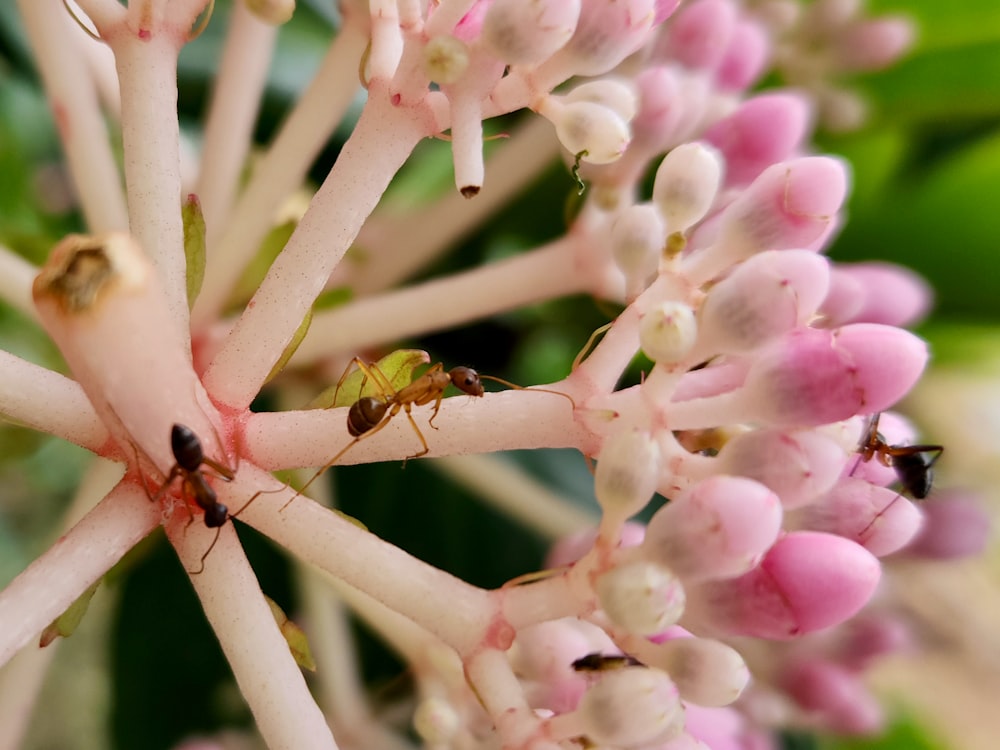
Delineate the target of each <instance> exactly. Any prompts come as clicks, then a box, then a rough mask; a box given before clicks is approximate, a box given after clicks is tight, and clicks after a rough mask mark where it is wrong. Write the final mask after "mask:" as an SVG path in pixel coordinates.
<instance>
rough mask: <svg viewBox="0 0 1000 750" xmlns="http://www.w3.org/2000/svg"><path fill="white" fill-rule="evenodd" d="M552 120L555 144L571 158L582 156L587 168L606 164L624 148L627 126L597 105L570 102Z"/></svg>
mask: <svg viewBox="0 0 1000 750" xmlns="http://www.w3.org/2000/svg"><path fill="white" fill-rule="evenodd" d="M550 111H551V110H550ZM543 114H545V113H544V112H543ZM552 119H553V122H554V123H555V126H556V136H557V137H558V138H559V142H560V143H562V145H563V146H564V147H565V148H566V150H567V151H569V152H570V153H571V154H574V155H575V154H580V153H582V154H583V161H585V162H588V163H590V164H609V163H611V162H613V161H615V160H617V159H618V158H619V157H620V156H621V155H622V154H623V153H624V152H625V149H626V148H627V147H628V144H629V139H630V135H629V129H628V125H626V124H625V121H624V120H622V118H621V117H619V116H618V114H617V113H616V112H615V111H614V110H612V109H609V108H608V107H604V106H601V105H600V104H594V103H593V102H570V103H569V104H566V105H565V106H562V107H560V108H559V109H558V110H557V112H556V116H555V117H554V118H552Z"/></svg>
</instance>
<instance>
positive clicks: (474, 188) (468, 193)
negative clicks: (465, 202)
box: [458, 185, 482, 198]
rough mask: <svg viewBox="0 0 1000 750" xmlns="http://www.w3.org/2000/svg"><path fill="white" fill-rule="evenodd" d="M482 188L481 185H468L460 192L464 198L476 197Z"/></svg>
mask: <svg viewBox="0 0 1000 750" xmlns="http://www.w3.org/2000/svg"><path fill="white" fill-rule="evenodd" d="M480 190H482V186H481V185H466V186H465V187H463V188H461V189H460V190H459V191H458V192H460V193H461V194H462V197H463V198H475V197H476V196H477V195H479V191H480Z"/></svg>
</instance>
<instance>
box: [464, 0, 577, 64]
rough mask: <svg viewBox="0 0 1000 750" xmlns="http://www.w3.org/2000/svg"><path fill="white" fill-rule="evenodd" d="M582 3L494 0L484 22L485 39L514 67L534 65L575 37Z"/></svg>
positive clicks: (559, 0)
mask: <svg viewBox="0 0 1000 750" xmlns="http://www.w3.org/2000/svg"><path fill="white" fill-rule="evenodd" d="M579 18H580V0H494V2H493V4H492V5H491V6H490V9H489V10H488V11H487V12H486V19H485V20H484V21H483V31H482V37H481V38H482V40H483V42H485V44H486V45H487V46H488V47H489V48H490V50H491V51H492V52H493V54H495V55H496V56H497V57H499V58H500V59H501V60H503V61H504V62H507V63H509V64H511V65H535V64H537V63H540V62H542V61H543V60H546V59H547V58H549V57H551V56H552V54H553V53H555V52H556V51H558V50H559V48H561V47H562V46H563V45H565V44H566V42H568V41H569V40H570V38H571V37H572V36H573V31H574V30H575V29H576V22H577V20H578V19H579Z"/></svg>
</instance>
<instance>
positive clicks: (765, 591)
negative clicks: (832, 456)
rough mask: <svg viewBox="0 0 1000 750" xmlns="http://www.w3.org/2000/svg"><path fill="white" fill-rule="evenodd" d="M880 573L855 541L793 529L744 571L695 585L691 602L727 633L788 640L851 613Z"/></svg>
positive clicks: (871, 590)
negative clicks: (726, 578) (723, 579)
mask: <svg viewBox="0 0 1000 750" xmlns="http://www.w3.org/2000/svg"><path fill="white" fill-rule="evenodd" d="M880 575H881V567H880V566H879V562H878V560H877V559H876V558H875V557H874V556H872V555H871V553H869V552H868V551H867V550H865V549H864V548H862V547H860V546H858V545H857V544H855V543H854V542H850V541H848V540H846V539H843V538H841V537H839V536H833V535H831V534H822V533H819V532H810V531H800V532H793V533H791V534H788V535H786V536H784V537H782V538H781V539H779V540H778V541H777V542H776V543H775V544H774V546H773V547H771V549H770V551H769V552H768V553H767V555H766V556H765V557H764V560H763V562H761V564H760V566H758V567H757V568H755V569H754V570H752V571H750V572H749V573H747V574H746V575H743V576H741V577H739V578H735V579H731V580H725V581H712V582H709V583H705V584H702V585H701V586H699V587H698V588H696V589H694V590H693V591H692V592H691V603H692V607H693V608H694V609H697V610H699V613H700V614H702V616H703V617H704V618H705V621H706V622H708V623H711V625H712V626H714V627H716V628H718V629H719V630H721V631H722V632H725V633H727V634H728V635H747V636H752V637H755V638H767V639H771V640H787V639H790V638H796V637H798V636H802V635H805V634H806V633H812V632H815V631H817V630H822V629H824V628H828V627H831V626H833V625H837V624H839V623H841V622H844V621H845V620H847V619H848V618H850V617H851V616H853V615H854V614H855V613H857V612H858V610H860V609H861V608H862V607H863V606H864V605H865V604H866V603H867V602H868V600H869V599H870V598H871V595H872V594H873V593H874V592H875V587H876V585H877V584H878V581H879V577H880Z"/></svg>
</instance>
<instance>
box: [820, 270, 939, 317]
mask: <svg viewBox="0 0 1000 750" xmlns="http://www.w3.org/2000/svg"><path fill="white" fill-rule="evenodd" d="M830 281H831V289H830V294H829V295H828V296H827V299H826V300H824V302H823V305H822V307H821V312H822V313H823V315H824V316H825V317H826V318H827V321H826V324H827V325H828V326H830V327H832V326H835V325H843V324H845V323H884V324H885V325H891V326H909V325H913V324H914V323H918V322H919V321H920V320H921V319H922V318H923V317H924V315H926V314H927V311H928V310H929V309H930V306H931V304H932V302H933V291H932V290H931V288H930V286H929V285H928V284H927V282H926V281H924V279H923V278H922V277H921V276H919V275H917V274H916V273H914V272H913V271H911V270H909V269H908V268H903V267H902V266H897V265H894V264H892V263H852V264H837V265H836V266H834V267H833V269H832V273H831V279H830Z"/></svg>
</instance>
